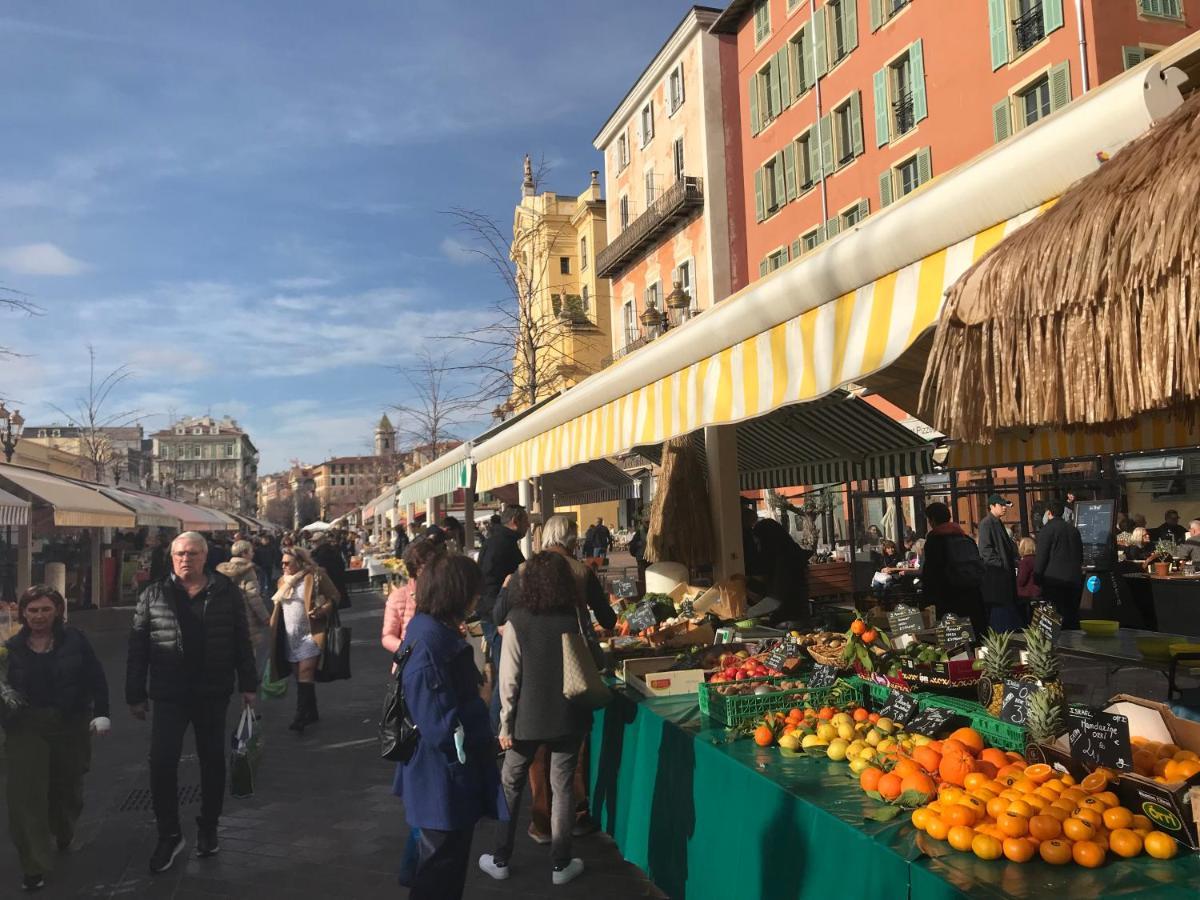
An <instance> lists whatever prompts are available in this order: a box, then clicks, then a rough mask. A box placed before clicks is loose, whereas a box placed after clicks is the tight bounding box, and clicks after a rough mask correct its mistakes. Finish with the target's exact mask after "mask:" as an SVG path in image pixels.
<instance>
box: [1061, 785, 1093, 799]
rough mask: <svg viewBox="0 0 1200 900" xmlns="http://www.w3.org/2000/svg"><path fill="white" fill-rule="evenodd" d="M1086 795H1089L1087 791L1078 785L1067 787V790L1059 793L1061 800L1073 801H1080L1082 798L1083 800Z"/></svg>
mask: <svg viewBox="0 0 1200 900" xmlns="http://www.w3.org/2000/svg"><path fill="white" fill-rule="evenodd" d="M1086 796H1087V793H1086V792H1084V791H1082V790H1080V789H1079V788H1077V787H1072V788H1067V789H1066V790H1065V791H1063V792H1062V793H1061V794H1059V795H1058V799H1059V800H1070V801H1071V802H1072V803H1078V802H1079V801H1080V800H1082V799H1083V798H1084V797H1086Z"/></svg>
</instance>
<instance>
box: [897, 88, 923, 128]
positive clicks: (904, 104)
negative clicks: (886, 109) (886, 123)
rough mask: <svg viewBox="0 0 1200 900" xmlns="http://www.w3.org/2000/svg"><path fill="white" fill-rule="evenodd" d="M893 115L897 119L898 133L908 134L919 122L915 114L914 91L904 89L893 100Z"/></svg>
mask: <svg viewBox="0 0 1200 900" xmlns="http://www.w3.org/2000/svg"><path fill="white" fill-rule="evenodd" d="M892 115H893V116H894V117H895V119H896V134H908V133H909V132H910V131H912V130H913V126H914V125H916V124H917V121H916V116H914V115H913V95H912V91H904V92H902V93H901V94H900V96H899V97H898V98H897V99H896V100H894V101H893V102H892Z"/></svg>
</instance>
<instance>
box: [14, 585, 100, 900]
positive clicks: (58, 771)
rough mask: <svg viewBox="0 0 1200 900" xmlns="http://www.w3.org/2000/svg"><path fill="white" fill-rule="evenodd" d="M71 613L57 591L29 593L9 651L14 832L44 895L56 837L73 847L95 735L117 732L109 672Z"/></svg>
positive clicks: (24, 864)
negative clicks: (69, 621) (112, 726)
mask: <svg viewBox="0 0 1200 900" xmlns="http://www.w3.org/2000/svg"><path fill="white" fill-rule="evenodd" d="M66 610H67V604H66V601H64V600H63V597H62V594H60V593H59V592H58V591H56V590H55V589H54V588H51V587H47V586H46V585H35V586H34V587H31V588H29V589H28V590H27V591H25V592H24V593H23V594H22V595H21V597H20V599H19V600H18V601H17V618H18V621H19V622H20V623H21V629H20V631H18V632H17V633H16V634H15V635H13V636H12V637H11V638H9V640H8V641H7V642H6V643H5V644H4V649H5V650H7V652H8V684H9V687H11V688H12V691H13V693H14V694H15V697H14V698H13V706H14V707H16V708H12V709H9V708H7V707H6V705H5V702H4V700H3V699H0V719H2V720H3V722H4V730H5V733H6V751H5V757H6V768H7V770H8V830H9V835H10V836H11V837H12V841H13V844H14V845H15V846H16V848H17V856H18V858H19V859H20V863H21V872H22V876H23V879H22V885H23V887H24V888H25V890H27V891H33V890H37V889H39V888H41V887H42V886H43V884H45V876H46V874H47V873H48V872H49V871H50V870H51V869H52V868H53V864H54V858H53V852H52V850H51V846H50V838H51V837H53V838H54V840H55V842H56V844H57V846H58V849H59V850H66V849H67V848H69V847H70V846H71V841H72V840H73V839H74V836H75V823H76V822H77V821H78V820H79V814H80V812H81V811H82V810H83V776H84V773H86V772H87V770H88V763H89V761H90V759H91V735H93V734H97V735H105V734H107V733H108V730H109V719H108V682H107V681H106V680H105V677H104V668H103V667H102V666H101V665H100V660H99V659H97V657H96V653H95V651H94V650H93V649H92V645H91V644H90V643H88V639H87V637H85V636H84V634H83V632H82V631H79V630H78V629H75V628H71V627H69V626H68V625H66V624H65V621H64V619H65V616H66ZM17 698H19V700H20V702H21V703H22V705H20V706H17Z"/></svg>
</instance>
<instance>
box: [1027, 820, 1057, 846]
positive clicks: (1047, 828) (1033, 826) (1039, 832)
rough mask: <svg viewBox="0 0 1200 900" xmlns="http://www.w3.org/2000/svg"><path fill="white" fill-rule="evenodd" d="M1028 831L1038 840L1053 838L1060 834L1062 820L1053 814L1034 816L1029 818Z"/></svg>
mask: <svg viewBox="0 0 1200 900" xmlns="http://www.w3.org/2000/svg"><path fill="white" fill-rule="evenodd" d="M1029 833H1030V834H1031V835H1033V836H1034V837H1035V838H1037V839H1038V840H1039V841H1049V840H1053V839H1054V838H1056V837H1058V836H1059V835H1060V834H1062V822H1060V821H1058V819H1056V818H1055V817H1054V816H1047V815H1040V816H1034V817H1033V818H1032V819H1030V820H1029Z"/></svg>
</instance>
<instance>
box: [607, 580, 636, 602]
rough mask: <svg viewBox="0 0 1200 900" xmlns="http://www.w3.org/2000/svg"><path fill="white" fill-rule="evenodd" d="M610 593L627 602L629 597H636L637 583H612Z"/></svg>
mask: <svg viewBox="0 0 1200 900" xmlns="http://www.w3.org/2000/svg"><path fill="white" fill-rule="evenodd" d="M612 593H613V595H614V596H616V597H620V598H621V599H622V600H628V599H629V598H630V597H636V596H637V582H636V581H613V583H612Z"/></svg>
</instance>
